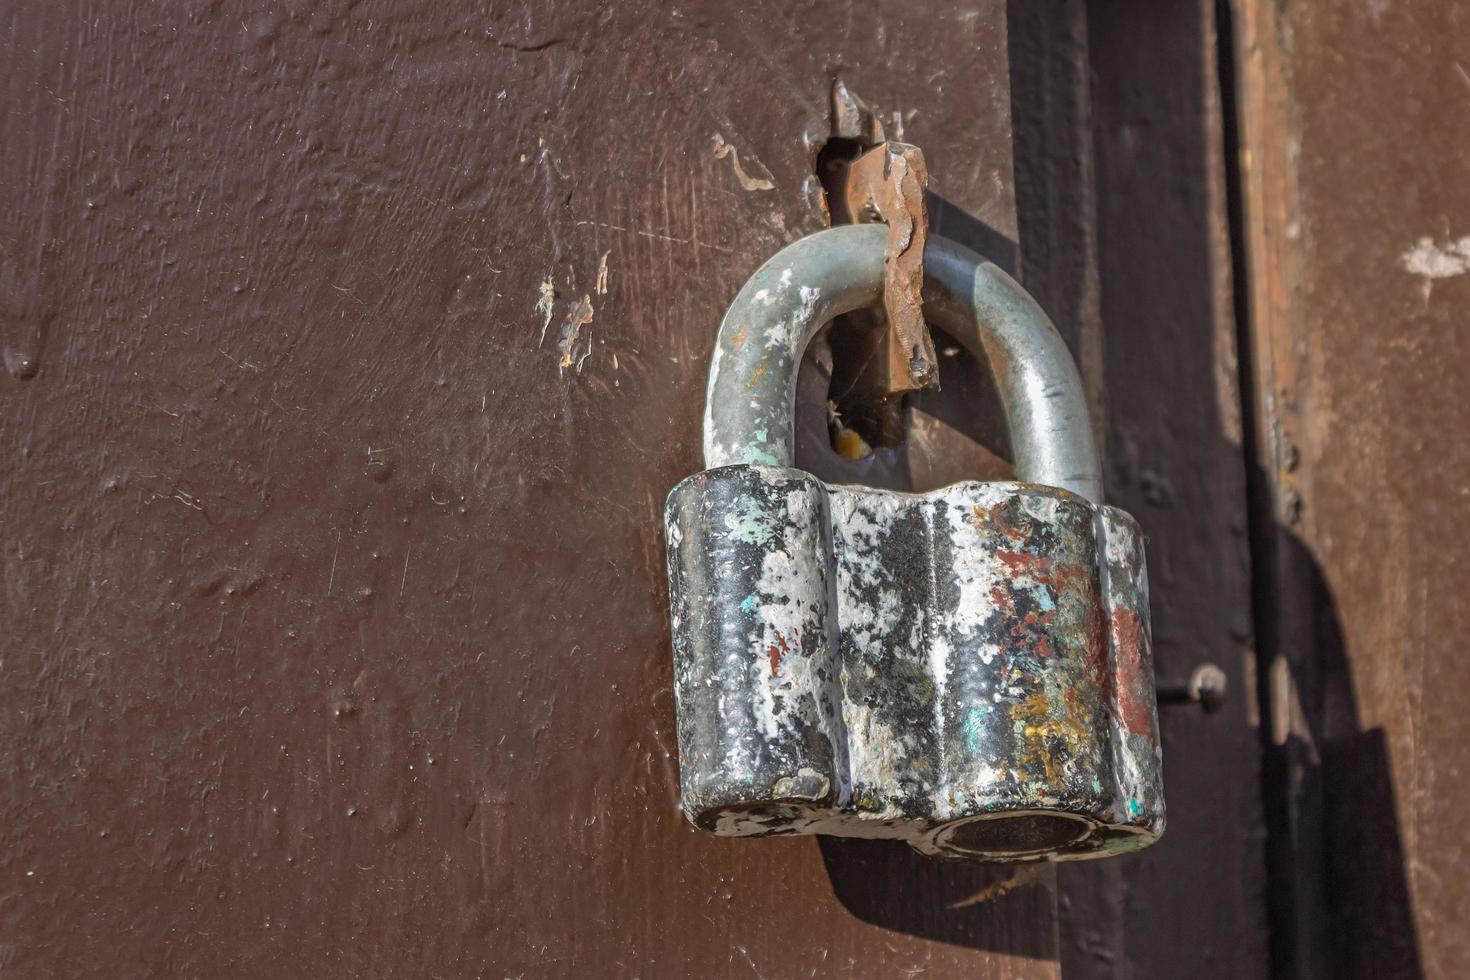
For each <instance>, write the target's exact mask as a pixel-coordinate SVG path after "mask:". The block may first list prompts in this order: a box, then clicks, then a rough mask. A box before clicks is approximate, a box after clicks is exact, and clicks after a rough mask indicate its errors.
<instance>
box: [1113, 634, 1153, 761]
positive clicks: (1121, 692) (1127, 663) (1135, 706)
mask: <svg viewBox="0 0 1470 980" xmlns="http://www.w3.org/2000/svg"><path fill="white" fill-rule="evenodd" d="M1113 649H1115V650H1116V651H1117V654H1118V680H1119V684H1118V711H1119V713H1120V715H1121V720H1122V722H1123V727H1124V728H1126V729H1128V731H1129V732H1130V733H1132V734H1134V735H1147V736H1149V737H1150V738H1152V737H1153V736H1154V704H1153V697H1152V695H1153V692H1152V690H1151V688H1150V685H1148V684H1146V683H1143V681H1144V677H1143V674H1144V663H1143V649H1144V639H1143V619H1142V617H1140V616H1139V615H1138V613H1136V612H1134V611H1133V610H1132V609H1114V610H1113Z"/></svg>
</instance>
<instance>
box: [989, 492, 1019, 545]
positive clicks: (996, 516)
mask: <svg viewBox="0 0 1470 980" xmlns="http://www.w3.org/2000/svg"><path fill="white" fill-rule="evenodd" d="M1005 507H1006V502H1005V501H1001V502H1000V503H998V504H996V505H995V506H994V507H992V508H990V520H991V521H992V522H994V524H995V526H996V527H998V528H1000V530H1001V533H1002V534H1004V535H1005V536H1006V537H1008V538H1015V539H1016V540H1017V541H1024V540H1026V532H1024V531H1018V530H1016V529H1015V528H1014V527H1012V526H1011V523H1010V522H1009V521H1007V520H1006V515H1005Z"/></svg>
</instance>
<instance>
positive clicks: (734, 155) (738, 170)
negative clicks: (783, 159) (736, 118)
mask: <svg viewBox="0 0 1470 980" xmlns="http://www.w3.org/2000/svg"><path fill="white" fill-rule="evenodd" d="M713 139H714V144H715V159H716V160H723V159H725V158H726V157H729V159H730V168H731V169H732V170H734V171H735V179H736V180H738V181H740V186H741V188H742V189H743V190H747V191H769V190H774V189H775V187H776V185H775V184H773V183H772V182H771V181H769V180H767V179H765V178H764V177H752V176H751V175H750V174H748V173H746V172H745V168H744V167H742V166H741V165H740V153H739V151H737V150H736V149H735V147H733V146H731V145H730V144H729V143H726V142H725V137H723V136H721V135H720V134H719V133H716V134H715V135H714V137H713ZM751 162H752V164H754V165H755V166H757V167H760V169H761V170H765V169H766V168H765V167H764V166H763V165H762V164H761V162H760V161H759V160H756V159H755V158H753V157H752V158H751ZM768 173H769V172H768Z"/></svg>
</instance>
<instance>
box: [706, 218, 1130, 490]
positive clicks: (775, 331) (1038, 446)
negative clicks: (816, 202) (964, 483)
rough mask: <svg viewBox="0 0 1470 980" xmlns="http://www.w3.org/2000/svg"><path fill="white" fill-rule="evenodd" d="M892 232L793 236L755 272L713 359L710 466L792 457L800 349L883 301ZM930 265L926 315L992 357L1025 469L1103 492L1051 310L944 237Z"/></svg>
mask: <svg viewBox="0 0 1470 980" xmlns="http://www.w3.org/2000/svg"><path fill="white" fill-rule="evenodd" d="M886 241H887V235H886V233H885V231H884V229H883V228H881V227H878V226H874V225H847V226H843V227H838V228H831V229H828V230H827V231H822V232H818V233H816V234H813V235H808V236H807V237H805V238H803V239H800V240H799V241H796V242H793V243H792V244H791V245H788V246H787V247H786V248H784V249H782V250H781V251H780V252H778V253H777V254H776V255H774V256H772V257H771V258H770V259H768V260H767V261H766V263H765V264H764V265H762V266H761V267H760V268H759V269H757V270H756V272H755V273H754V274H753V275H752V276H751V277H750V279H748V280H747V281H746V283H745V286H744V287H743V288H742V289H741V290H740V293H739V295H737V296H736V298H735V300H734V301H733V302H732V303H731V304H730V308H729V310H728V311H726V313H725V318H724V320H723V321H722V322H721V325H720V332H719V336H718V337H717V339H716V341H715V348H714V354H713V356H712V357H711V360H710V369H709V381H708V389H707V394H706V399H705V413H704V461H705V466H706V467H710V468H714V467H717V466H723V465H726V464H728V463H756V464H763V465H767V466H789V465H790V464H791V462H792V422H793V414H794V407H795V394H796V381H797V372H796V369H797V366H798V364H799V363H800V361H801V355H802V352H803V351H804V350H805V349H806V346H807V343H808V341H809V340H810V339H811V337H812V335H813V334H815V333H816V331H817V330H818V329H820V328H821V326H822V325H823V324H825V323H826V322H827V321H829V320H831V319H832V318H833V317H834V316H837V315H839V314H842V313H845V312H847V311H849V310H853V309H857V308H859V307H863V306H871V305H873V304H875V303H877V302H878V301H879V298H880V295H881V291H882V286H883V267H884V255H885V249H886ZM924 268H925V272H926V277H925V283H924V287H925V296H924V310H925V315H926V317H927V318H928V319H929V320H930V321H932V322H933V323H934V324H935V325H936V326H939V327H941V328H943V329H944V330H945V331H946V332H947V333H948V334H949V335H950V336H952V337H954V339H955V340H957V341H959V343H961V344H962V345H964V346H965V347H966V348H968V349H969V350H970V351H971V352H972V353H973V354H974V355H975V356H976V357H977V358H983V359H984V360H985V362H986V363H987V364H989V365H990V369H991V371H992V373H993V374H994V377H995V380H996V387H997V390H998V393H999V396H1000V400H1001V404H1002V406H1003V408H1004V411H1005V416H1006V420H1007V426H1008V428H1009V430H1010V436H1011V447H1012V451H1013V453H1014V455H1015V463H1016V469H1017V472H1018V473H1024V474H1025V475H1026V479H1028V480H1029V481H1030V482H1035V483H1041V484H1044V485H1046V486H1054V487H1061V488H1063V489H1066V490H1071V491H1072V492H1074V493H1077V494H1079V495H1080V496H1082V497H1085V498H1087V499H1089V500H1093V501H1099V500H1101V499H1102V475H1101V465H1100V463H1099V461H1098V456H1097V450H1096V447H1095V443H1094V441H1093V434H1092V426H1091V422H1090V420H1089V418H1088V413H1087V404H1086V402H1085V400H1084V398H1083V394H1082V384H1081V381H1080V379H1079V378H1078V376H1077V367H1076V365H1075V364H1074V363H1073V361H1072V357H1071V355H1070V354H1069V353H1068V352H1067V347H1066V344H1065V343H1063V342H1062V339H1061V337H1060V336H1059V335H1058V334H1057V331H1056V328H1055V327H1054V326H1052V323H1051V321H1050V320H1049V319H1048V318H1047V316H1046V313H1045V312H1044V311H1043V310H1042V309H1041V307H1039V306H1037V305H1036V301H1035V300H1033V299H1032V298H1031V297H1030V296H1029V295H1028V294H1027V293H1026V291H1025V290H1024V289H1022V288H1021V287H1020V286H1019V285H1018V284H1017V283H1016V281H1015V280H1014V279H1012V278H1011V277H1010V276H1008V275H1006V274H1005V273H1004V272H1002V271H1001V270H1000V269H998V268H997V267H996V266H994V265H993V264H991V263H990V262H987V261H986V260H984V259H983V258H981V257H980V256H978V255H976V254H975V253H974V252H971V251H970V250H969V249H966V248H963V247H961V246H959V245H956V244H955V243H953V242H949V241H946V240H945V239H943V238H939V237H938V236H935V237H934V238H932V239H930V241H929V244H928V250H927V253H926V255H925V262H924Z"/></svg>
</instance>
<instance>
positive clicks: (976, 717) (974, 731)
mask: <svg viewBox="0 0 1470 980" xmlns="http://www.w3.org/2000/svg"><path fill="white" fill-rule="evenodd" d="M989 718H990V706H989V705H984V704H981V705H976V706H975V707H973V708H971V709H970V711H969V713H968V714H966V715H965V747H966V748H967V749H969V750H970V751H971V752H973V753H977V754H978V753H979V752H980V751H981V750H982V749H983V748H984V747H985V722H986V721H987V720H988V719H989Z"/></svg>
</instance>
